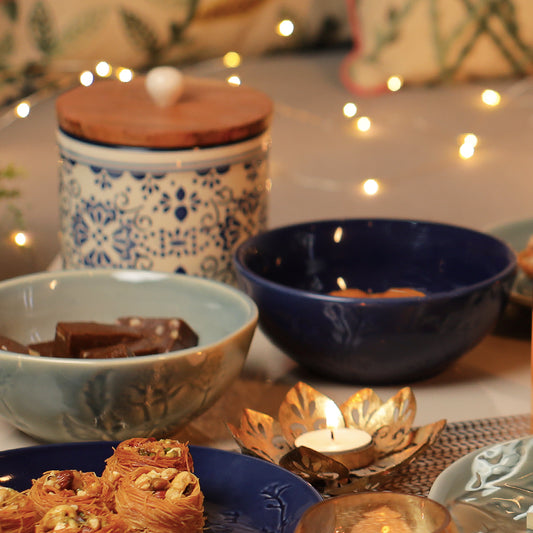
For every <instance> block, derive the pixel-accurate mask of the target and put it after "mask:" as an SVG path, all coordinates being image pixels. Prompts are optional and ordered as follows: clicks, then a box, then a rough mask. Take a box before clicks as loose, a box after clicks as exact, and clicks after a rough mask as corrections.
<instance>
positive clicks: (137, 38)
mask: <svg viewBox="0 0 533 533" xmlns="http://www.w3.org/2000/svg"><path fill="white" fill-rule="evenodd" d="M121 16H122V21H123V23H124V26H125V28H126V32H127V33H128V35H129V36H130V37H131V41H132V42H133V43H135V44H136V45H137V46H138V47H139V48H141V49H142V50H143V51H144V52H146V54H147V55H148V57H149V58H150V60H151V62H153V63H157V57H158V56H159V54H160V52H161V47H160V45H159V43H158V39H157V31H156V30H155V29H154V28H152V27H150V26H149V25H148V24H147V23H146V22H145V21H144V20H143V19H142V18H141V17H139V16H138V15H137V14H136V13H134V12H133V11H130V10H127V9H124V8H123V9H122V10H121Z"/></svg>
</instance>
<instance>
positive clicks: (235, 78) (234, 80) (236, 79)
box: [226, 76, 241, 87]
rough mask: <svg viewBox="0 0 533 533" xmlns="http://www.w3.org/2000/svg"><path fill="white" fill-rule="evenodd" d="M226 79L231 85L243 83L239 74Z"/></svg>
mask: <svg viewBox="0 0 533 533" xmlns="http://www.w3.org/2000/svg"><path fill="white" fill-rule="evenodd" d="M226 81H227V82H228V83H229V84H230V85H235V86H236V87H238V86H239V85H240V84H241V78H239V76H230V77H229V78H227V79H226Z"/></svg>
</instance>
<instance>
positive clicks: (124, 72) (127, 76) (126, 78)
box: [116, 67, 133, 83]
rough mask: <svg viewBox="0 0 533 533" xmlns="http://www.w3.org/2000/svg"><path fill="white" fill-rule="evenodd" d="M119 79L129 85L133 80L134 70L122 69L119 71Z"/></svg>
mask: <svg viewBox="0 0 533 533" xmlns="http://www.w3.org/2000/svg"><path fill="white" fill-rule="evenodd" d="M116 76H117V79H118V80H119V81H121V82H122V83H129V82H130V81H131V80H132V79H133V70H131V69H129V68H124V67H120V68H118V69H117V74H116Z"/></svg>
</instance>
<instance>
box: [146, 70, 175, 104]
mask: <svg viewBox="0 0 533 533" xmlns="http://www.w3.org/2000/svg"><path fill="white" fill-rule="evenodd" d="M145 85H146V90H147V91H148V94H149V95H150V96H151V98H152V100H153V101H154V103H155V105H157V106H159V107H168V106H170V105H172V104H175V103H176V102H177V101H178V100H179V98H180V96H181V95H182V94H183V76H182V74H181V72H180V71H179V70H178V69H177V68H174V67H155V68H153V69H152V70H151V71H150V72H148V74H147V75H146V80H145Z"/></svg>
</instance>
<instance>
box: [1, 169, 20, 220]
mask: <svg viewBox="0 0 533 533" xmlns="http://www.w3.org/2000/svg"><path fill="white" fill-rule="evenodd" d="M21 176H22V172H21V170H20V169H18V168H16V167H15V166H14V165H12V164H8V165H6V166H5V167H0V205H2V204H3V203H4V201H8V203H7V206H6V208H7V211H8V213H9V216H10V217H11V219H12V221H13V223H14V225H15V227H17V228H19V229H22V228H23V227H24V223H23V216H22V212H21V211H20V209H19V208H18V207H16V206H15V205H13V204H12V203H11V202H9V200H13V199H15V198H18V197H19V196H20V190H19V189H17V188H16V187H14V184H13V181H14V180H15V179H17V178H19V177H21Z"/></svg>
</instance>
